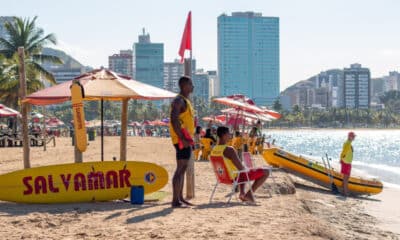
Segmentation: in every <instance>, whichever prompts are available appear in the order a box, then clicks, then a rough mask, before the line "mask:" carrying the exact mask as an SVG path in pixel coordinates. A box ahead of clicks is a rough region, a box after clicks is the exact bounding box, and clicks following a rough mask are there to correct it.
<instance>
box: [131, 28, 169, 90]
mask: <svg viewBox="0 0 400 240" xmlns="http://www.w3.org/2000/svg"><path fill="white" fill-rule="evenodd" d="M133 77H134V79H135V80H138V81H141V82H144V83H147V84H150V85H153V86H155V87H159V88H163V87H164V44H163V43H152V42H151V41H150V34H148V33H147V34H146V33H145V30H144V29H143V34H142V35H139V42H137V43H134V44H133Z"/></svg>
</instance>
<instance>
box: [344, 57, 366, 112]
mask: <svg viewBox="0 0 400 240" xmlns="http://www.w3.org/2000/svg"><path fill="white" fill-rule="evenodd" d="M343 79H344V89H343V90H344V92H343V96H344V107H346V108H364V109H365V108H369V107H370V105H371V74H370V71H369V69H368V68H363V67H361V64H358V63H355V64H351V65H350V68H345V69H344V73H343Z"/></svg>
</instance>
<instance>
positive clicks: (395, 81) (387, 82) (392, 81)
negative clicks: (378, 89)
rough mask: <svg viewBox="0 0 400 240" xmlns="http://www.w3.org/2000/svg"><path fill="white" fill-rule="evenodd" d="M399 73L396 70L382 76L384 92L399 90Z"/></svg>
mask: <svg viewBox="0 0 400 240" xmlns="http://www.w3.org/2000/svg"><path fill="white" fill-rule="evenodd" d="M399 83H400V74H399V73H398V72H396V71H393V72H389V76H385V77H384V78H383V90H384V92H388V91H393V90H399Z"/></svg>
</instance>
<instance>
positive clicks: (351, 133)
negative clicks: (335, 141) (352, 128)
mask: <svg viewBox="0 0 400 240" xmlns="http://www.w3.org/2000/svg"><path fill="white" fill-rule="evenodd" d="M347 136H348V137H355V136H356V134H355V133H354V132H349V133H348V134H347Z"/></svg>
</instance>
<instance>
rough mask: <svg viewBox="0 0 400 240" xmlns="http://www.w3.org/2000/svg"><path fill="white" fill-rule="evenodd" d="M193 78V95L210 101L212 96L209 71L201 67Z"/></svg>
mask: <svg viewBox="0 0 400 240" xmlns="http://www.w3.org/2000/svg"><path fill="white" fill-rule="evenodd" d="M192 80H193V85H194V91H193V97H196V98H199V99H202V100H204V101H205V102H208V100H209V97H210V80H209V76H208V74H207V72H204V71H203V70H201V69H200V70H198V71H196V73H195V74H193V76H192Z"/></svg>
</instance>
